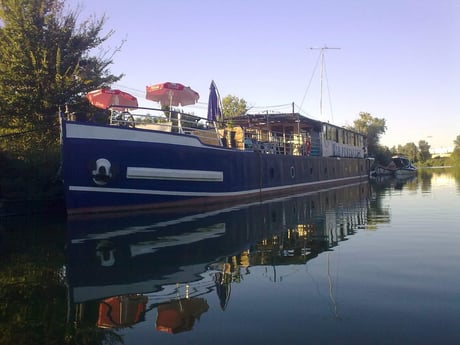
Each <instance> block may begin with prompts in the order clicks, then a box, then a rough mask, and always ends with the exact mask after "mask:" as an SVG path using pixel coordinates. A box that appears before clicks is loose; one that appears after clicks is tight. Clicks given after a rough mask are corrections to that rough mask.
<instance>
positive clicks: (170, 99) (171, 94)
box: [168, 90, 173, 122]
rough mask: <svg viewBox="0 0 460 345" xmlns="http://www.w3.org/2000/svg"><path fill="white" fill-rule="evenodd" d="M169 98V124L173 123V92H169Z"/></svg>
mask: <svg viewBox="0 0 460 345" xmlns="http://www.w3.org/2000/svg"><path fill="white" fill-rule="evenodd" d="M168 96H169V122H171V109H172V98H173V92H172V91H171V90H170V91H169V92H168Z"/></svg>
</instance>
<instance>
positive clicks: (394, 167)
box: [371, 154, 417, 177]
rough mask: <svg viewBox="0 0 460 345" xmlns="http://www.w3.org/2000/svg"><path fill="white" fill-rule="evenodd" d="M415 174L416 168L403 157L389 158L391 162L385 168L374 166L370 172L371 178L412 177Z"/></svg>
mask: <svg viewBox="0 0 460 345" xmlns="http://www.w3.org/2000/svg"><path fill="white" fill-rule="evenodd" d="M416 172H417V168H416V167H415V166H414V165H413V163H412V161H411V160H410V159H409V158H407V157H406V156H404V155H400V154H398V155H394V156H393V157H391V162H390V164H388V165H387V166H381V165H378V166H376V167H375V168H374V169H373V170H372V171H371V177H377V176H396V177H404V176H413V175H415V174H416Z"/></svg>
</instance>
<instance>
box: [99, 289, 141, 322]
mask: <svg viewBox="0 0 460 345" xmlns="http://www.w3.org/2000/svg"><path fill="white" fill-rule="evenodd" d="M146 305H147V297H146V296H142V295H133V296H131V295H129V296H115V297H110V298H106V299H105V300H103V301H101V302H100V303H99V317H98V320H97V326H98V327H101V328H120V327H129V326H131V325H134V324H135V323H137V322H139V321H142V317H143V314H144V313H145V309H146Z"/></svg>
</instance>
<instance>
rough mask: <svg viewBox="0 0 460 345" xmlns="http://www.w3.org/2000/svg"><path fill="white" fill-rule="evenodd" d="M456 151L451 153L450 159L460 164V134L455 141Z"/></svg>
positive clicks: (453, 162) (454, 163)
mask: <svg viewBox="0 0 460 345" xmlns="http://www.w3.org/2000/svg"><path fill="white" fill-rule="evenodd" d="M453 143H454V151H452V153H451V155H450V161H451V163H452V164H453V165H460V135H457V138H456V139H455V140H454V141H453Z"/></svg>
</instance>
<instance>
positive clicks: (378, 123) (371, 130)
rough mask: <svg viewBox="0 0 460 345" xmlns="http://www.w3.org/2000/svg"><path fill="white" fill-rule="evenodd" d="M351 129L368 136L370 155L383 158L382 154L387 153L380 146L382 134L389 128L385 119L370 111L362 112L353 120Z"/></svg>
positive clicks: (378, 158) (379, 158)
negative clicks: (373, 114)
mask: <svg viewBox="0 0 460 345" xmlns="http://www.w3.org/2000/svg"><path fill="white" fill-rule="evenodd" d="M350 129H352V130H354V131H356V132H359V133H362V134H365V135H366V136H367V148H368V152H369V155H371V156H374V157H376V159H377V160H382V157H380V156H382V155H385V152H384V151H385V150H384V149H383V148H382V147H380V145H379V141H380V136H381V135H382V134H384V133H385V131H386V130H387V127H386V121H385V119H383V118H382V119H379V118H377V117H373V116H372V115H371V114H370V113H366V112H360V113H359V118H358V119H356V120H355V121H354V122H353V126H352V127H350Z"/></svg>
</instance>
